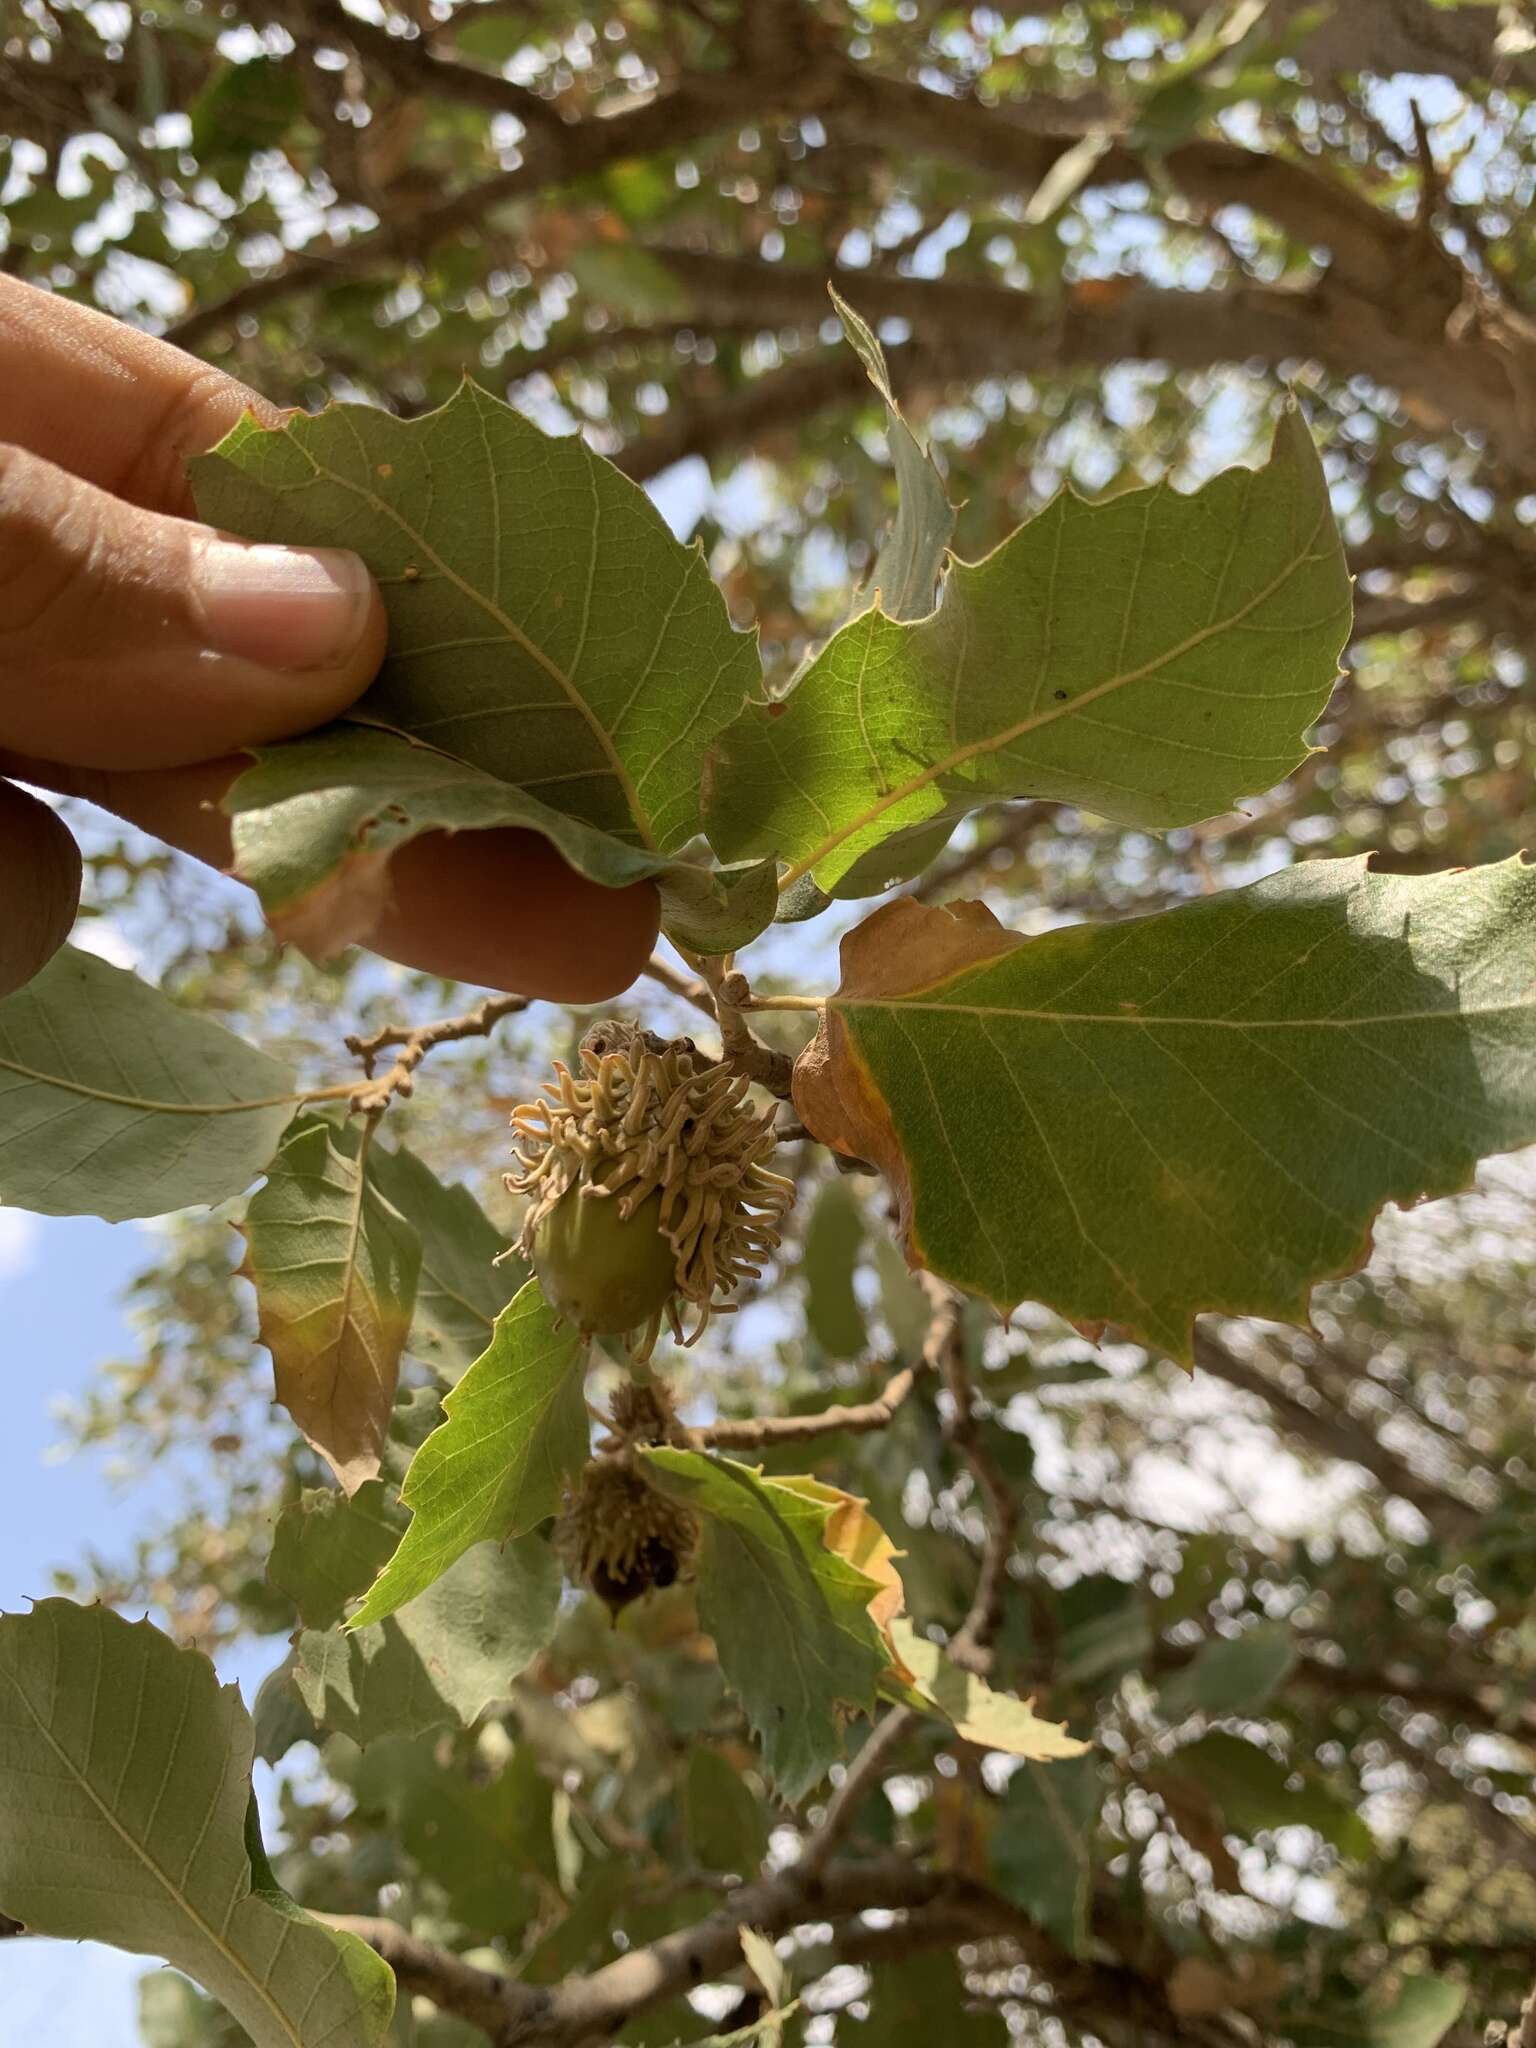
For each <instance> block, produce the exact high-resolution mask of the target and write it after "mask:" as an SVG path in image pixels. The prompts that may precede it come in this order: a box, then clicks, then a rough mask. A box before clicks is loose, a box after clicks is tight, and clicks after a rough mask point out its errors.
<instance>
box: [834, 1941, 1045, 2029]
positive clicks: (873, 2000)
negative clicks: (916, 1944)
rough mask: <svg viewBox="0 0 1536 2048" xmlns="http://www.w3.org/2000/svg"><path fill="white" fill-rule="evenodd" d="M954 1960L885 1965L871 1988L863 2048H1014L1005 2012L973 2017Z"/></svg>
mask: <svg viewBox="0 0 1536 2048" xmlns="http://www.w3.org/2000/svg"><path fill="white" fill-rule="evenodd" d="M965 1997H966V1993H965V1984H964V1981H963V1980H962V1978H961V1975H960V1967H959V1964H958V1963H957V1961H956V1959H955V1957H954V1955H953V1954H952V1953H949V1952H941V1953H940V1954H938V1955H921V1954H919V1955H908V1956H901V1957H897V1958H894V1959H893V1960H891V1961H889V1962H882V1963H881V1966H880V1968H879V1969H878V1970H877V1971H876V1972H875V1975H874V1980H873V1982H872V1983H871V1985H870V1988H869V2005H870V2014H869V2018H868V2019H867V2020H866V2021H865V2023H864V2025H863V2026H861V2027H860V2028H859V2031H858V2034H857V2035H856V2037H855V2038H856V2039H857V2041H858V2042H859V2048H915V2044H917V2043H921V2042H934V2043H940V2042H942V2044H943V2048H1008V2043H1009V2041H1010V2039H1011V2038H1012V2036H1011V2035H1010V2033H1009V2030H1008V2022H1007V2020H1006V2019H1005V2018H1004V2017H1003V2015H1002V2014H1001V2013H1000V2012H978V2011H972V2010H971V2009H970V2008H968V2007H967V2005H966V2002H965Z"/></svg>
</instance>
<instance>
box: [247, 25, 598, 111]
mask: <svg viewBox="0 0 1536 2048" xmlns="http://www.w3.org/2000/svg"><path fill="white" fill-rule="evenodd" d="M261 11H262V12H264V13H267V14H271V15H273V16H275V17H276V18H277V19H279V20H281V21H283V22H285V23H286V24H287V25H288V26H289V27H293V26H295V25H298V26H300V27H307V28H309V29H310V30H312V31H313V32H315V33H317V34H320V35H323V36H324V37H326V38H327V39H328V40H330V39H334V40H335V41H337V42H340V43H344V44H346V43H350V44H351V46H352V48H353V49H354V50H355V51H356V52H357V55H358V57H359V59H360V60H361V62H362V64H363V68H364V70H365V71H368V72H373V73H379V72H382V73H383V75H384V76H385V77H386V78H392V79H393V80H394V81H395V83H396V84H397V85H399V86H400V87H401V88H402V89H403V90H404V91H405V92H407V93H409V94H410V95H411V96H412V97H416V96H422V95H430V96H431V97H432V98H434V99H451V100H456V101H457V102H458V103H459V105H460V106H466V107H481V108H483V109H484V110H485V111H486V112H487V113H491V114H511V115H513V116H514V117H515V118H516V119H517V120H519V121H521V122H522V124H523V126H524V127H525V128H528V129H546V128H549V127H559V126H560V125H561V114H560V111H559V109H558V108H557V107H555V106H552V105H551V104H550V102H549V101H548V100H542V99H540V98H539V96H538V94H537V93H534V92H530V91H529V90H528V88H527V87H526V86H522V85H516V84H514V83H513V81H512V80H511V79H510V78H503V77H501V75H500V74H499V73H498V72H494V71H482V70H480V69H479V68H478V66H476V65H473V64H465V63H463V62H461V61H460V60H459V59H457V58H448V57H439V56H436V55H434V53H433V51H432V49H431V47H430V46H429V44H428V43H427V42H426V41H425V40H424V39H423V37H422V36H421V35H419V34H416V35H411V36H402V35H394V34H392V33H391V32H390V30H389V29H387V28H379V27H376V26H375V25H374V23H372V22H370V21H363V20H361V19H359V17H358V16H357V15H355V14H351V13H349V12H348V11H347V9H346V8H345V7H343V6H342V4H341V0H277V4H271V5H268V6H266V7H264V8H263V9H262V10H261Z"/></svg>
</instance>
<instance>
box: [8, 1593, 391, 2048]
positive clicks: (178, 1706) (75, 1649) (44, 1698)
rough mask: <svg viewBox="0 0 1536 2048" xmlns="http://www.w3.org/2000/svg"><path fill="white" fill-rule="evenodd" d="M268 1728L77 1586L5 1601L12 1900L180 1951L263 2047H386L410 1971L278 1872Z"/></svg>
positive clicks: (31, 1915)
mask: <svg viewBox="0 0 1536 2048" xmlns="http://www.w3.org/2000/svg"><path fill="white" fill-rule="evenodd" d="M251 1741H252V1738H251V1723H250V1719H249V1717H248V1715H247V1714H246V1711H245V1709H244V1707H243V1706H242V1705H241V1704H240V1695H239V1693H238V1692H237V1691H236V1689H235V1688H234V1687H233V1686H222V1687H221V1686H220V1684H219V1682H218V1679H217V1677H216V1675H215V1673H214V1669H213V1666H212V1664H210V1663H209V1661H208V1659H207V1658H206V1657H204V1656H202V1655H201V1654H200V1653H199V1652H197V1651H195V1650H182V1649H178V1648H177V1646H176V1645H175V1644H174V1643H173V1642H172V1641H171V1640H170V1638H169V1637H168V1636H163V1635H161V1634H160V1632H159V1631H158V1630H157V1629H153V1628H151V1627H150V1625H149V1623H148V1622H142V1621H141V1622H136V1623H129V1622H126V1621H123V1620H122V1619H120V1617H119V1616H117V1615H115V1614H112V1613H110V1612H109V1611H108V1610H107V1609H106V1608H102V1607H90V1608H85V1607H75V1606H73V1605H72V1604H71V1603H70V1602H69V1601H67V1600H43V1601H40V1602H39V1603H38V1605H37V1606H36V1607H35V1608H34V1609H33V1610H32V1612H31V1613H30V1614H23V1615H17V1614H12V1615H5V1616H0V1911H4V1912H6V1913H8V1914H10V1915H11V1917H12V1918H14V1919H17V1920H20V1921H21V1922H22V1924H23V1925H24V1926H26V1927H28V1928H29V1929H31V1930H32V1931H33V1932H35V1933H38V1934H49V1935H54V1936H57V1937H58V1938H59V1939H61V1940H65V1941H106V1942H110V1943H111V1944H112V1945H113V1946H114V1947H116V1948H123V1949H127V1950H129V1951H130V1953H132V1954H135V1955H153V1956H163V1957H164V1958H165V1960H166V1961H167V1962H170V1963H174V1964H175V1966H176V1968H177V1969H179V1970H184V1971H185V1972H186V1974H187V1975H188V1976H189V1977H191V1978H193V1979H195V1981H196V1982H197V1983H199V1984H201V1985H202V1986H203V1987H204V1988H205V1989H206V1990H208V1991H210V1992H211V1993H212V1994H213V1995H214V1997H216V1998H217V1999H218V2000H219V2001H220V2003H221V2004H223V2005H224V2006H226V2007H227V2008H228V2009H229V2011H230V2012H231V2013H232V2014H233V2016H234V2018H235V2019H236V2020H238V2022H239V2023H240V2025H241V2026H242V2027H244V2028H245V2030H246V2032H247V2033H248V2034H249V2035H250V2036H251V2038H252V2040H253V2041H254V2042H255V2044H256V2048H313V2044H314V2043H315V2042H317V2041H322V2040H323V2041H325V2042H326V2043H327V2044H328V2048H375V2044H377V2043H378V2042H380V2041H381V2040H382V2039H383V2037H384V2032H385V2029H386V2028H387V2027H388V2025H389V2018H390V2013H391V2010H392V2008H393V2005H394V1982H393V1979H392V1977H391V1975H390V1972H389V1970H388V1969H387V1968H386V1966H385V1965H384V1964H383V1963H382V1962H381V1961H380V1960H379V1958H378V1957H377V1956H376V1955H375V1954H374V1953H373V1951H372V1950H371V1949H370V1948H367V1947H365V1945H364V1944H363V1943H362V1942H360V1941H359V1940H357V1939H356V1937H355V1936H353V1935H350V1934H341V1933H337V1932H335V1931H334V1930H333V1929H331V1928H328V1927H326V1926H324V1925H322V1924H321V1923H320V1922H319V1921H317V1920H312V1919H310V1917H309V1915H308V1914H306V1913H302V1912H300V1910H299V1908H298V1907H297V1906H295V1905H294V1903H293V1901H292V1900H291V1899H289V1898H288V1897H287V1896H286V1895H285V1894H284V1893H282V1892H281V1891H279V1890H277V1888H276V1887H275V1885H274V1884H273V1882H272V1878H271V1873H270V1871H269V1870H268V1869H267V1867H266V1859H265V1857H264V1856H263V1855H262V1854H261V1844H260V1837H259V1835H254V1834H253V1833H248V1821H249V1819H250V1816H251V1815H252V1814H253V1813H254V1808H253V1806H252V1801H251Z"/></svg>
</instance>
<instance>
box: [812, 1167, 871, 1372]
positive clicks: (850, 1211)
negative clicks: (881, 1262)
mask: <svg viewBox="0 0 1536 2048" xmlns="http://www.w3.org/2000/svg"><path fill="white" fill-rule="evenodd" d="M863 1242H864V1211H863V1209H862V1208H861V1206H860V1204H859V1200H858V1197H857V1196H856V1195H855V1194H854V1193H853V1191H852V1189H851V1188H850V1187H849V1186H848V1184H847V1182H846V1181H845V1180H843V1179H841V1178H838V1179H837V1180H831V1181H828V1182H827V1184H826V1186H825V1187H824V1188H823V1189H822V1191H821V1193H820V1194H819V1195H818V1196H817V1197H816V1206H815V1208H814V1209H812V1211H811V1220H810V1222H809V1223H807V1225H806V1227H805V1248H804V1251H803V1253H802V1255H801V1271H802V1272H803V1273H804V1275H805V1320H806V1323H807V1325H808V1327H809V1329H810V1332H811V1335H812V1336H813V1337H814V1338H815V1339H816V1342H817V1343H818V1344H819V1345H820V1346H821V1348H822V1350H823V1351H825V1352H826V1354H827V1356H828V1357H829V1358H857V1357H858V1355H859V1353H860V1352H861V1351H862V1350H863V1349H864V1344H865V1330H864V1311H863V1310H862V1309H861V1308H860V1307H859V1303H858V1297H857V1296H856V1295H855V1294H854V1291H853V1272H854V1267H855V1266H856V1265H857V1264H858V1258H859V1247H860V1245H861V1244H862V1243H863Z"/></svg>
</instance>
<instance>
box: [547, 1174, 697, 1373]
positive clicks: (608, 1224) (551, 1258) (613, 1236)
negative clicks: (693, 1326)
mask: <svg viewBox="0 0 1536 2048" xmlns="http://www.w3.org/2000/svg"><path fill="white" fill-rule="evenodd" d="M531 1255H532V1260H533V1265H534V1268H535V1270H536V1271H537V1273H538V1276H539V1280H540V1284H541V1285H542V1286H543V1289H544V1293H545V1295H546V1296H547V1298H548V1299H549V1300H550V1301H551V1302H552V1303H553V1304H554V1306H555V1307H556V1308H557V1309H558V1310H559V1312H560V1314H561V1315H563V1316H564V1317H565V1318H566V1320H567V1321H568V1322H572V1323H574V1324H575V1325H576V1327H577V1329H578V1330H580V1331H581V1332H582V1334H583V1336H594V1335H595V1336H602V1337H611V1336H618V1335H620V1334H621V1333H622V1332H623V1331H625V1330H633V1329H636V1328H638V1326H639V1325H640V1324H642V1323H648V1322H649V1321H650V1320H651V1318H652V1317H653V1316H658V1315H660V1314H661V1312H662V1311H663V1310H664V1309H665V1307H666V1305H667V1303H668V1301H669V1300H670V1299H671V1296H672V1291H673V1288H674V1286H675V1285H676V1277H675V1269H676V1265H677V1259H676V1255H675V1254H674V1252H673V1250H672V1245H671V1242H670V1240H669V1239H668V1238H667V1236H666V1234H665V1232H664V1231H663V1230H662V1227H661V1190H660V1189H659V1188H658V1189H657V1191H656V1193H655V1194H654V1195H648V1196H647V1197H646V1199H645V1200H644V1201H643V1202H642V1203H641V1204H640V1206H639V1208H638V1209H635V1210H632V1211H631V1212H630V1213H629V1214H628V1215H625V1214H624V1212H623V1208H622V1205H621V1204H620V1203H618V1202H614V1201H602V1200H591V1199H589V1197H588V1190H587V1189H586V1188H584V1187H581V1186H576V1187H570V1188H567V1189H566V1191H565V1193H564V1194H563V1195H562V1196H561V1197H560V1199H559V1201H558V1202H556V1204H555V1206H554V1207H553V1208H552V1209H550V1210H547V1211H546V1212H545V1214H544V1215H542V1216H541V1217H540V1218H539V1221H538V1223H537V1224H536V1225H535V1226H534V1231H533V1239H532V1254H531Z"/></svg>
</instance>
